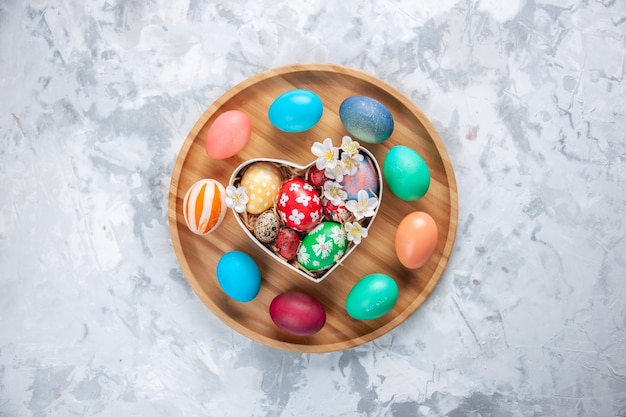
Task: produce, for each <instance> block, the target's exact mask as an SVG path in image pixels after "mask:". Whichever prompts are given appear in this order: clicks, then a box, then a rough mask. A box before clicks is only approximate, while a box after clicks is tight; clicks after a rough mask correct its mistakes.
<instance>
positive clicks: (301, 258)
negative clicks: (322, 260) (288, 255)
mask: <svg viewBox="0 0 626 417" xmlns="http://www.w3.org/2000/svg"><path fill="white" fill-rule="evenodd" d="M309 258H310V255H309V254H308V252H307V251H306V248H305V247H304V246H301V247H300V250H299V251H298V262H300V263H301V264H306V263H307V262H309Z"/></svg>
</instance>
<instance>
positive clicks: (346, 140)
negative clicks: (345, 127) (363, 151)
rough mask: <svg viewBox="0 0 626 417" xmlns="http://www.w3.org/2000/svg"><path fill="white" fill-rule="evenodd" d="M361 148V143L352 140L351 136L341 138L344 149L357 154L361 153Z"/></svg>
mask: <svg viewBox="0 0 626 417" xmlns="http://www.w3.org/2000/svg"><path fill="white" fill-rule="evenodd" d="M360 148H361V145H359V142H357V141H355V140H352V138H351V137H350V136H344V137H343V138H341V150H342V151H344V152H346V153H348V154H350V155H357V154H358V153H359V149H360Z"/></svg>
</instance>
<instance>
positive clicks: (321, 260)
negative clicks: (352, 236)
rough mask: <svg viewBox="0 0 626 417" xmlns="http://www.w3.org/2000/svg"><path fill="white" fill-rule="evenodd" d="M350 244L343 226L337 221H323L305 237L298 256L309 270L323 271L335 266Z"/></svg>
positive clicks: (299, 260)
mask: <svg viewBox="0 0 626 417" xmlns="http://www.w3.org/2000/svg"><path fill="white" fill-rule="evenodd" d="M347 246H348V238H347V237H346V232H345V231H344V230H343V226H342V225H341V224H339V223H335V222H323V223H320V224H319V225H317V226H316V227H315V228H314V229H313V230H311V231H310V232H309V233H308V234H307V235H306V236H305V237H304V238H303V239H302V243H301V244H300V248H299V249H298V254H297V255H296V258H297V259H298V262H299V263H300V265H302V266H303V267H304V268H306V269H307V270H309V271H322V270H324V269H327V268H330V267H331V266H333V265H334V264H335V263H337V261H338V260H339V259H341V257H342V256H343V254H344V253H346V247H347Z"/></svg>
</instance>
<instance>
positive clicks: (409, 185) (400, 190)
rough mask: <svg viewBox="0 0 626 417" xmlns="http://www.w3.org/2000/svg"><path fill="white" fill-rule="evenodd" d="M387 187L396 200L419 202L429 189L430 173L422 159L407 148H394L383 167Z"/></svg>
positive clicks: (388, 153) (400, 146) (388, 154)
mask: <svg viewBox="0 0 626 417" xmlns="http://www.w3.org/2000/svg"><path fill="white" fill-rule="evenodd" d="M383 175H384V177H385V182H386V183H387V186H388V187H389V189H390V190H391V192H392V193H394V194H395V195H396V196H397V197H398V198H400V199H402V200H405V201H416V200H419V199H420V198H422V197H423V196H424V194H426V192H427V191H428V188H429V187H430V171H429V170H428V165H426V161H424V158H422V157H421V156H420V154H418V153H417V152H415V151H414V150H413V149H411V148H409V147H408V146H402V145H399V146H394V147H393V148H391V149H390V150H389V152H387V156H386V157H385V162H384V166H383Z"/></svg>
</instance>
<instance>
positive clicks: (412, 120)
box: [168, 64, 458, 352]
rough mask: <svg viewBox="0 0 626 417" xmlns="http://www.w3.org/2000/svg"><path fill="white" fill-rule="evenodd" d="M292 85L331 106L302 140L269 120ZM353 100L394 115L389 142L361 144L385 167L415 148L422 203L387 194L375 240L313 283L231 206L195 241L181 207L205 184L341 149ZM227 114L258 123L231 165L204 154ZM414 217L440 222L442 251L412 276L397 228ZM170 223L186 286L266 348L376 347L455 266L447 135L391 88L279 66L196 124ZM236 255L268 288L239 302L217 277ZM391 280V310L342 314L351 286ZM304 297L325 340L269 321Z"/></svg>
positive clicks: (320, 69) (351, 76)
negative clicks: (345, 108) (319, 146)
mask: <svg viewBox="0 0 626 417" xmlns="http://www.w3.org/2000/svg"><path fill="white" fill-rule="evenodd" d="M295 88H303V89H308V90H311V91H313V92H315V93H316V94H317V95H318V96H319V97H320V98H321V99H322V102H323V104H324V113H323V115H322V118H321V120H320V121H319V122H318V123H317V124H316V125H315V126H314V127H313V128H312V129H310V130H308V131H306V132H302V133H285V132H282V131H280V130H278V129H276V128H275V127H274V126H273V125H272V124H271V123H270V122H269V120H268V117H267V111H268V108H269V106H270V104H271V103H272V102H273V101H274V99H275V98H276V97H278V96H279V95H280V94H282V93H284V92H285V91H289V90H292V89H295ZM354 95H362V96H369V97H372V98H375V99H377V100H378V101H380V102H381V103H383V104H384V105H385V106H386V107H387V108H388V109H389V110H390V111H391V113H392V115H393V117H394V121H395V129H394V132H393V134H392V135H391V137H390V138H389V139H388V140H386V141H385V142H383V143H382V144H377V145H371V144H362V145H363V146H365V147H366V148H367V149H369V150H370V151H371V152H372V153H373V154H374V156H375V157H376V159H377V160H378V163H379V164H380V166H381V168H382V166H383V164H384V159H385V155H386V154H387V151H388V150H389V149H390V148H391V147H392V146H395V145H406V146H409V147H411V148H413V149H414V150H416V151H417V152H418V153H419V154H420V155H421V156H422V157H423V158H424V159H425V161H426V163H427V164H428V167H429V169H430V173H431V185H430V189H429V190H428V193H427V194H426V195H425V196H424V197H423V198H421V199H420V200H418V201H416V202H406V201H402V200H400V199H399V198H397V197H396V196H394V195H393V193H392V192H391V191H389V190H388V189H387V190H386V192H385V193H384V196H383V198H382V205H381V207H380V211H379V213H378V216H377V217H376V219H375V220H374V224H373V225H372V227H371V229H370V231H369V236H368V237H367V238H366V239H364V241H363V242H362V243H361V244H360V245H359V247H357V249H356V250H355V251H354V252H353V253H352V254H351V255H350V256H349V257H348V258H345V259H343V260H342V265H340V266H339V267H338V268H337V269H335V271H334V272H333V273H332V274H331V275H329V276H328V277H327V278H326V279H325V280H323V281H322V282H320V283H315V282H312V281H310V280H308V279H306V278H304V277H302V276H300V275H298V274H297V273H296V272H294V271H292V270H290V269H289V268H287V267H285V266H284V265H281V264H280V263H279V262H278V261H277V260H275V259H271V258H270V257H269V256H267V254H265V253H264V252H263V251H262V250H261V248H260V247H259V246H258V245H257V244H256V243H255V242H253V241H252V240H251V239H250V238H249V237H248V236H247V235H246V234H245V232H244V231H243V230H242V229H241V227H240V226H239V224H238V223H237V221H236V220H235V217H234V213H232V211H231V210H230V209H229V213H227V215H226V218H225V219H224V222H223V223H222V225H221V226H220V227H219V228H218V229H217V230H215V231H214V232H213V233H211V234H209V235H206V236H198V235H195V234H193V233H192V232H191V231H189V229H188V228H187V225H186V224H185V221H184V219H183V214H182V201H183V197H184V195H185V193H186V192H187V190H188V189H189V187H190V186H191V185H192V184H193V183H194V182H196V181H197V180H199V179H202V178H213V179H216V180H218V181H219V182H221V183H222V184H223V185H224V186H226V185H227V184H228V181H229V178H230V175H231V174H232V172H233V171H234V170H235V168H236V167H238V166H239V165H240V164H241V163H243V162H245V161H248V160H250V159H253V158H280V159H284V160H288V161H293V162H294V163H295V164H298V165H303V166H304V165H307V164H309V163H310V162H311V161H313V160H314V158H315V157H314V156H313V154H312V153H311V145H312V144H313V143H314V142H321V141H322V140H324V139H325V138H331V139H332V140H333V143H334V144H335V145H336V146H338V145H340V144H341V138H342V137H343V136H344V135H347V134H348V132H347V131H346V130H345V128H344V127H343V125H342V123H341V120H340V119H339V106H340V104H341V102H342V101H343V100H344V99H346V98H348V97H350V96H354ZM227 110H241V111H243V112H245V113H246V114H247V115H248V116H249V117H250V120H251V121H252V136H251V138H250V141H249V143H248V145H247V146H246V147H245V148H244V149H243V151H241V152H240V153H238V154H237V155H235V156H234V157H232V158H228V159H225V160H214V159H212V158H210V157H209V156H207V154H206V152H205V138H206V134H207V131H208V129H209V127H210V126H211V124H212V123H213V121H214V120H215V118H216V117H217V116H219V115H220V114H222V113H223V112H225V111H227ZM413 211H425V212H427V213H429V214H430V215H431V216H432V217H433V218H434V219H435V221H436V222H437V226H438V229H439V240H438V243H437V248H436V250H435V253H434V254H433V255H432V257H431V258H430V259H429V261H428V263H427V264H426V265H425V266H423V267H422V268H419V269H416V270H409V269H406V268H404V267H403V266H402V265H401V264H400V262H399V261H398V259H397V257H396V254H395V250H394V236H395V232H396V228H397V226H398V224H399V223H400V221H401V220H402V219H403V218H404V216H406V215H407V214H409V213H411V212H413ZM168 217H169V224H170V232H171V236H172V242H173V246H174V250H175V252H176V255H177V257H178V261H179V263H180V265H181V268H182V270H183V273H184V274H185V276H186V278H187V280H188V281H189V284H190V285H191V287H192V288H193V289H194V291H195V292H196V294H197V295H198V297H199V298H200V299H201V300H202V301H203V302H204V304H205V305H206V306H207V307H208V308H209V309H210V310H211V311H212V312H213V313H214V314H215V315H216V316H217V317H219V318H220V319H221V320H222V321H223V322H225V323H226V324H227V325H229V326H230V327H232V328H233V329H235V330H236V331H238V332H240V333H241V334H243V335H245V336H247V337H249V338H250V339H252V340H255V341H257V342H259V343H262V344H265V345H268V346H272V347H274V348H279V349H283V350H288V351H297V352H330V351H338V350H343V349H347V348H351V347H354V346H358V345H361V344H363V343H366V342H369V341H371V340H373V339H375V338H377V337H379V336H381V335H383V334H385V333H387V332H389V331H390V330H392V329H393V328H395V327H396V326H398V325H399V324H400V323H402V322H403V321H404V320H406V319H407V317H409V316H410V315H411V314H412V313H413V312H415V310H417V308H418V307H419V306H420V305H421V304H422V303H423V302H424V301H425V300H426V298H427V297H428V296H429V295H430V294H431V292H432V291H433V289H434V288H435V285H437V282H438V281H439V279H440V278H441V275H442V273H443V271H444V269H445V267H446V265H447V263H448V258H449V256H450V253H451V251H452V247H453V244H454V239H455V235H456V228H457V219H458V200H457V189H456V181H455V177H454V170H453V168H452V164H451V162H450V158H449V156H448V153H447V151H446V149H445V146H444V144H443V142H442V141H441V138H440V137H439V135H438V134H437V132H436V131H435V128H434V127H433V125H432V124H431V123H430V121H429V120H428V119H427V118H426V117H425V116H424V114H423V113H422V112H421V111H420V110H419V109H418V108H417V107H416V106H415V105H414V104H413V103H412V102H411V101H410V100H408V99H407V98H406V97H404V96H403V95H402V94H401V93H400V92H398V91H397V90H396V89H394V88H393V87H391V86H390V85H388V84H387V83H385V82H383V81H381V80H379V79H377V78H375V77H373V76H371V75H368V74H366V73H363V72H360V71H357V70H354V69H350V68H346V67H341V66H336V65H326V64H302V65H290V66H286V67H280V68H275V69H272V70H268V71H265V72H263V73H260V74H258V75H256V76H253V77H251V78H249V79H247V80H245V81H243V82H242V83H240V84H238V85H237V86H235V87H233V88H232V89H231V90H229V91H228V92H226V93H225V94H224V95H223V96H222V97H220V98H219V99H218V100H216V101H215V102H214V103H213V104H212V105H211V106H210V107H209V108H208V109H207V110H206V111H205V112H204V114H203V115H202V117H200V119H199V120H198V121H197V122H196V124H195V125H194V127H193V129H192V130H191V132H190V133H189V135H188V136H187V138H186V140H185V142H184V143H183V146H182V148H181V151H180V153H179V155H178V158H177V160H176V164H175V166H174V171H173V173H172V181H171V185H170V192H169V213H168ZM232 250H240V251H243V252H246V253H248V254H249V255H250V256H252V257H253V258H254V259H255V261H256V262H257V264H258V266H259V269H260V270H261V276H262V285H261V290H260V292H259V295H258V296H257V297H256V298H255V299H254V300H252V301H250V302H247V303H241V302H237V301H234V300H233V299H231V298H229V297H228V296H226V295H225V294H224V292H223V291H222V290H221V288H220V286H219V284H218V282H217V277H216V266H217V263H218V261H219V259H220V257H221V256H222V255H223V254H224V253H226V252H228V251H232ZM376 272H380V273H384V274H387V275H389V276H391V277H393V278H394V279H395V280H396V282H397V284H398V287H399V292H400V295H399V298H398V302H397V303H396V305H395V307H394V308H393V310H391V311H390V312H389V313H387V314H386V315H385V316H383V317H381V318H379V319H377V320H371V321H358V320H355V319H352V318H351V317H350V316H348V314H347V313H346V311H345V300H346V296H347V295H348V293H349V292H350V290H351V289H352V286H353V285H354V284H355V283H356V282H357V281H358V280H359V279H361V278H362V277H364V276H365V275H368V274H371V273H376ZM290 290H297V291H303V292H306V293H309V294H311V295H313V296H314V297H316V298H317V299H318V300H320V302H321V303H322V304H323V305H324V306H325V308H326V313H327V320H326V324H325V326H324V327H323V328H322V330H320V331H319V332H318V333H316V334H314V335H312V336H308V337H302V336H293V335H290V334H287V333H285V332H283V331H281V330H280V329H279V328H278V327H276V325H275V324H274V323H273V322H272V320H271V318H270V316H269V305H270V303H271V301H272V299H273V298H274V297H275V296H276V295H278V294H280V293H282V292H285V291H290Z"/></svg>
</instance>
